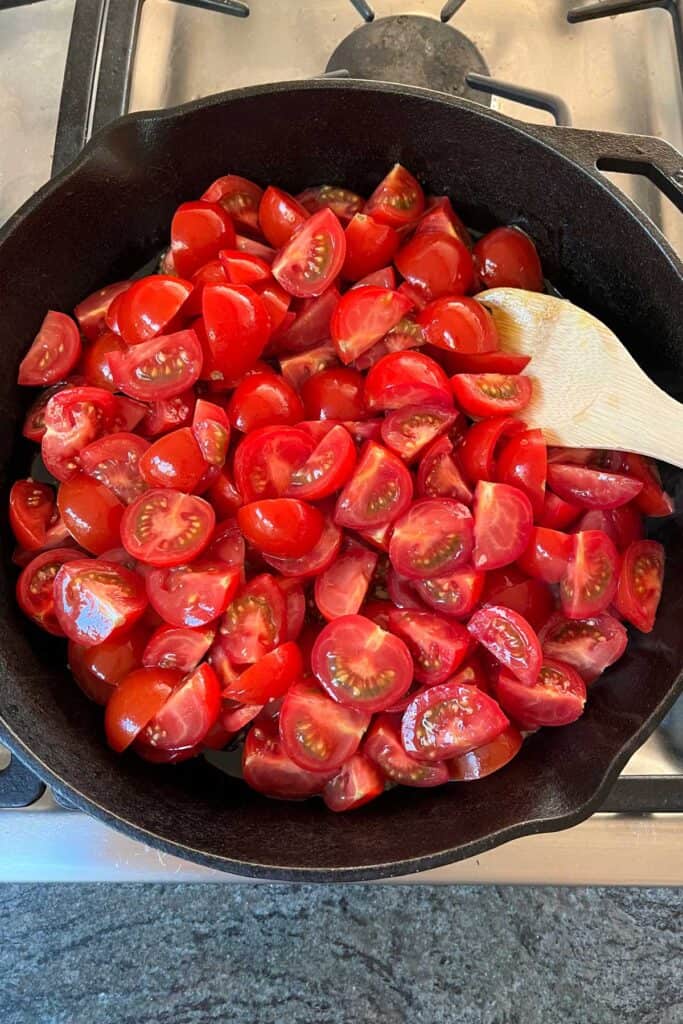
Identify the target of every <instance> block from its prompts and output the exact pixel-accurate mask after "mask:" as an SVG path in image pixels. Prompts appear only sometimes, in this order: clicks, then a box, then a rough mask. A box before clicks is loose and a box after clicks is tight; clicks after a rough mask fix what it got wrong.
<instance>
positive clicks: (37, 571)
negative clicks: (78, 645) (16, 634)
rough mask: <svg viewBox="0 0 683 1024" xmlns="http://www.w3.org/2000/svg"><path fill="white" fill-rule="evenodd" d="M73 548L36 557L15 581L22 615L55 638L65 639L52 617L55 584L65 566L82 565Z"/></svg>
mask: <svg viewBox="0 0 683 1024" xmlns="http://www.w3.org/2000/svg"><path fill="white" fill-rule="evenodd" d="M81 558H82V552H81V551H78V550H75V549H74V548H66V547H64V548H52V549H50V550H49V551H43V552H41V553H40V554H38V555H36V557H35V558H33V559H32V560H31V561H30V562H29V563H28V565H27V566H26V567H25V568H24V569H23V570H22V572H21V575H20V576H19V579H18V580H17V601H18V602H19V606H20V607H21V610H22V611H23V613H24V615H28V617H29V618H30V619H33V621H34V622H36V623H37V624H38V625H39V626H40V628H41V629H44V630H45V631H46V632H47V633H52V634H53V635H54V636H64V631H63V629H62V626H61V624H60V622H59V621H58V619H57V616H56V614H55V596H54V582H55V577H56V576H57V573H58V572H59V570H60V569H61V567H62V566H63V565H64V563H65V562H72V561H76V560H78V561H81Z"/></svg>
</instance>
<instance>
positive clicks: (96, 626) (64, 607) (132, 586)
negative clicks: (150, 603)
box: [29, 558, 147, 647]
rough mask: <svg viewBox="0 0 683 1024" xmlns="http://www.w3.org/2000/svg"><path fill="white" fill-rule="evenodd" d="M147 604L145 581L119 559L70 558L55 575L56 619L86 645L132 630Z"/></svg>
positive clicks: (67, 633)
mask: <svg viewBox="0 0 683 1024" xmlns="http://www.w3.org/2000/svg"><path fill="white" fill-rule="evenodd" d="M29 568H30V566H29ZM146 607H147V595H146V593H145V584H144V581H143V580H142V578H141V577H140V576H138V575H137V573H134V572H131V571H130V569H126V568H125V567H124V566H122V565H119V564H117V563H116V562H106V561H105V560H104V559H102V558H98V559H96V560H95V559H90V558H82V559H74V560H71V559H69V560H68V561H65V562H64V564H63V565H62V567H61V568H60V569H59V571H58V572H57V575H56V576H55V580H54V611H55V615H56V616H57V621H58V622H59V625H60V626H61V628H62V631H63V632H64V634H65V636H67V637H68V638H69V640H73V641H74V642H75V643H77V644H82V645H83V646H84V647H92V646H93V644H99V643H102V641H103V640H107V639H108V638H109V637H111V636H113V635H114V634H118V633H119V632H121V631H123V630H125V629H129V628H130V627H131V626H132V625H133V624H134V623H135V622H136V621H137V620H138V619H139V618H140V616H141V615H142V614H143V613H144V611H145V609H146Z"/></svg>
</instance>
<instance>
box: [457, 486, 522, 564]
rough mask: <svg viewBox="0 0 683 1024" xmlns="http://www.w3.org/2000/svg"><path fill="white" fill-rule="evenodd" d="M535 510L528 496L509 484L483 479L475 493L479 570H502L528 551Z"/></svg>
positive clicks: (476, 554)
mask: <svg viewBox="0 0 683 1024" xmlns="http://www.w3.org/2000/svg"><path fill="white" fill-rule="evenodd" d="M532 525H533V510H532V508H531V502H530V501H529V499H528V498H527V496H526V494H524V493H523V492H522V491H520V490H519V489H518V488H517V487H510V486H509V485H508V484H491V483H487V482H486V481H484V480H480V481H479V483H478V484H477V487H476V490H475V492H474V554H473V556H472V561H473V563H474V565H475V567H476V568H477V569H487V570H488V569H499V568H500V567H501V566H503V565H509V564H510V563H511V562H514V561H515V559H517V558H519V556H520V555H521V554H522V553H523V552H524V551H525V550H526V547H527V544H528V543H529V536H530V534H531V527H532Z"/></svg>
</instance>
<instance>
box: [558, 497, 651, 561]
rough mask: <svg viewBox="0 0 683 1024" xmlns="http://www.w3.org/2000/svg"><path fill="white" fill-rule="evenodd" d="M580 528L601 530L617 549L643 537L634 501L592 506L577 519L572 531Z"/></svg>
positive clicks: (621, 548) (640, 520) (639, 517)
mask: <svg viewBox="0 0 683 1024" xmlns="http://www.w3.org/2000/svg"><path fill="white" fill-rule="evenodd" d="M580 530H602V532H603V533H606V534H607V536H608V537H609V538H610V540H612V541H613V542H614V545H615V547H616V549H617V551H620V552H621V551H625V550H626V548H627V547H628V546H629V544H632V543H633V541H635V540H642V538H643V532H644V528H643V520H642V518H641V515H640V512H639V511H638V506H637V505H636V504H635V502H629V504H628V505H620V506H619V508H613V509H608V510H607V511H603V510H602V509H597V508H592V509H590V510H589V511H588V512H584V514H583V515H582V516H581V518H580V519H579V521H578V523H576V524H575V525H574V527H573V528H572V533H578V532H579V531H580Z"/></svg>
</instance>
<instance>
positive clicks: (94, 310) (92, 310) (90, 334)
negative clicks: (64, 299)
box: [74, 281, 130, 341]
mask: <svg viewBox="0 0 683 1024" xmlns="http://www.w3.org/2000/svg"><path fill="white" fill-rule="evenodd" d="M129 287H130V281H116V282H115V283H114V284H107V285H105V286H104V288H99V289H98V290H97V291H96V292H93V293H92V295H88V296H87V298H85V299H83V301H82V302H79V303H78V305H77V306H76V308H75V309H74V316H75V317H76V320H77V321H78V326H79V328H80V331H81V334H82V335H83V336H84V337H85V338H87V339H88V341H95V339H96V338H98V337H99V336H100V334H103V333H104V332H105V331H106V330H107V325H106V322H105V317H106V315H107V310H108V309H109V306H110V305H111V303H112V302H113V300H114V299H115V298H116V296H117V295H120V294H121V292H125V291H126V289H127V288H129Z"/></svg>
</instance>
